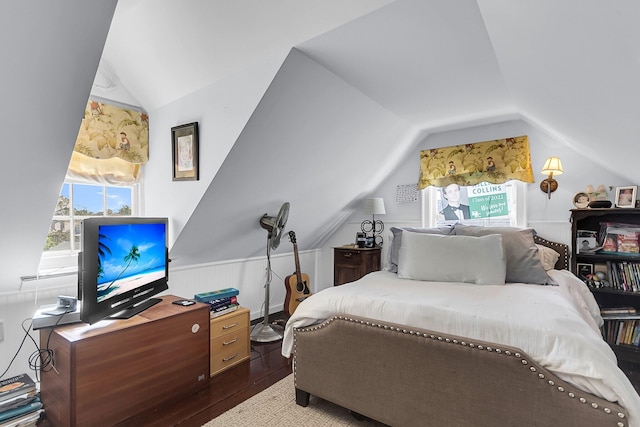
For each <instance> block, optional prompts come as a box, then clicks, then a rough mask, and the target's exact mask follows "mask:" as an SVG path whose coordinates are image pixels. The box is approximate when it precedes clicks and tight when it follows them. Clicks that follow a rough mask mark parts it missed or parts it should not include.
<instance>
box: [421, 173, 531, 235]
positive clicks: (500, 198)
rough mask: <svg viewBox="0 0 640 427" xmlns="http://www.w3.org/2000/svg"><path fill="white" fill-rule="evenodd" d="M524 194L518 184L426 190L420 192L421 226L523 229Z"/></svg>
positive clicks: (511, 182)
mask: <svg viewBox="0 0 640 427" xmlns="http://www.w3.org/2000/svg"><path fill="white" fill-rule="evenodd" d="M525 191H526V185H525V183H523V182H520V181H508V182H506V183H504V184H491V183H488V182H483V183H480V184H477V185H471V186H457V184H451V185H450V186H448V187H445V188H435V187H427V188H425V189H424V190H422V203H423V205H422V212H423V214H422V224H423V226H424V227H440V226H443V225H451V224H455V223H457V222H459V223H463V224H468V225H480V226H484V227H508V226H513V227H525V226H526V223H527V221H526V205H525V201H526V196H525Z"/></svg>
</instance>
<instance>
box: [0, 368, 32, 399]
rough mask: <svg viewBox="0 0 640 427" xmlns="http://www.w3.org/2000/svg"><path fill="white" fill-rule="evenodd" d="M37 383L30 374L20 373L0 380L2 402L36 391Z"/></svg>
mask: <svg viewBox="0 0 640 427" xmlns="http://www.w3.org/2000/svg"><path fill="white" fill-rule="evenodd" d="M35 389H36V383H34V382H33V380H32V379H31V377H30V376H29V375H28V374H20V375H16V376H15V377H11V378H7V379H6V380H1V381H0V402H5V401H6V400H9V399H11V398H13V397H16V396H20V395H22V394H25V393H28V392H31V391H34V390H35Z"/></svg>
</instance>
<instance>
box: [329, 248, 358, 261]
mask: <svg viewBox="0 0 640 427" xmlns="http://www.w3.org/2000/svg"><path fill="white" fill-rule="evenodd" d="M334 262H335V263H336V264H360V263H361V262H362V253H361V252H359V251H356V250H354V251H348V250H340V251H335V253H334Z"/></svg>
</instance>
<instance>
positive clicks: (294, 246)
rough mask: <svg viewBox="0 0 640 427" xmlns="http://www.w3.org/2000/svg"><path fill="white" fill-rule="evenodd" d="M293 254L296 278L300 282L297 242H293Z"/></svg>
mask: <svg viewBox="0 0 640 427" xmlns="http://www.w3.org/2000/svg"><path fill="white" fill-rule="evenodd" d="M293 255H294V258H295V260H296V279H298V283H302V272H301V271H300V258H299V257H298V244H297V243H294V244H293Z"/></svg>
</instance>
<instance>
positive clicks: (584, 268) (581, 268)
mask: <svg viewBox="0 0 640 427" xmlns="http://www.w3.org/2000/svg"><path fill="white" fill-rule="evenodd" d="M576 270H577V272H578V277H582V278H584V279H587V278H589V277H591V276H593V264H585V263H580V262H579V263H578V264H577V265H576Z"/></svg>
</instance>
